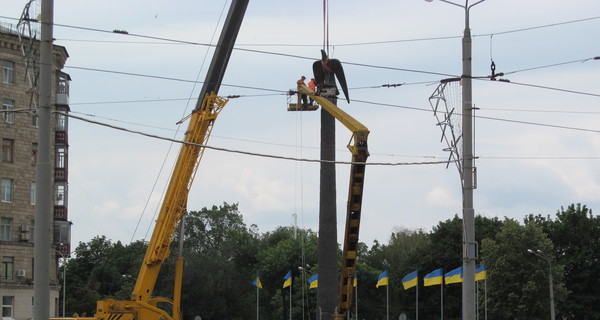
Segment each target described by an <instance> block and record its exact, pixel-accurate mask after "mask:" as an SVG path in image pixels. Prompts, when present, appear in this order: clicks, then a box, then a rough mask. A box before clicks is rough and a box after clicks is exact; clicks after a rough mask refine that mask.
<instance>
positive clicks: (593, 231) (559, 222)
mask: <svg viewBox="0 0 600 320" xmlns="http://www.w3.org/2000/svg"><path fill="white" fill-rule="evenodd" d="M525 221H526V222H528V223H533V224H535V225H538V226H540V227H541V228H542V229H543V230H544V232H546V233H547V234H548V237H549V238H550V239H551V240H552V243H553V244H554V251H553V255H554V256H555V257H556V261H557V263H559V264H562V265H564V280H565V281H564V283H565V286H566V289H567V291H568V294H567V295H568V297H567V299H565V301H564V302H562V303H560V304H557V317H560V318H566V319H591V318H595V317H596V316H597V315H598V314H600V278H599V277H598V274H600V263H598V257H599V256H600V217H598V216H593V215H592V210H589V209H588V208H587V207H586V206H585V205H584V206H582V205H581V204H577V205H575V204H571V205H570V206H568V207H567V209H566V210H565V209H564V208H562V207H561V209H560V211H558V212H557V213H556V220H552V219H550V217H549V216H548V217H542V216H541V215H537V216H533V215H529V216H528V217H527V218H526V220H525Z"/></svg>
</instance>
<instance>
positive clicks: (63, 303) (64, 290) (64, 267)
mask: <svg viewBox="0 0 600 320" xmlns="http://www.w3.org/2000/svg"><path fill="white" fill-rule="evenodd" d="M61 245H62V243H61ZM56 253H58V254H60V257H61V258H62V259H63V286H62V289H63V300H62V316H63V318H64V317H65V301H66V300H67V299H66V298H67V257H65V256H64V255H63V254H62V252H60V251H58V250H57V251H56Z"/></svg>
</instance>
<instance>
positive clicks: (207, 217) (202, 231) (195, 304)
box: [161, 203, 259, 319]
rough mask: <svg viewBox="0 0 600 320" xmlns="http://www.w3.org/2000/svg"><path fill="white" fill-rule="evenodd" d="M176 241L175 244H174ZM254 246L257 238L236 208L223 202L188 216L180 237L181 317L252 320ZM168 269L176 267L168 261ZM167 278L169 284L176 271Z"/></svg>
mask: <svg viewBox="0 0 600 320" xmlns="http://www.w3.org/2000/svg"><path fill="white" fill-rule="evenodd" d="M176 243H177V241H173V246H176ZM258 244H259V240H258V238H257V235H256V234H255V233H254V232H252V231H251V230H249V229H248V228H247V227H246V225H245V224H244V221H243V218H242V216H241V214H240V213H239V211H238V205H237V204H231V205H230V204H227V203H223V205H221V206H218V207H217V206H213V207H212V208H211V209H207V208H202V210H200V211H191V212H189V213H188V214H187V217H186V228H185V235H184V251H185V253H184V256H185V257H186V266H185V267H184V277H183V279H184V283H183V294H182V311H183V312H184V313H183V315H184V317H187V318H193V317H194V316H195V315H201V316H202V318H203V319H219V318H227V319H248V318H251V317H252V316H253V314H254V313H253V310H254V301H255V299H254V297H255V291H254V290H253V288H252V286H251V285H250V282H251V281H252V276H253V275H254V274H255V271H254V268H255V265H256V263H257V254H258ZM173 250H174V251H176V249H175V248H173ZM172 256H174V255H172ZM173 258H174V257H171V258H170V260H172V259H173ZM169 266H170V267H169V268H167V269H166V270H168V269H172V268H174V267H173V262H172V261H171V262H170V263H169ZM161 272H162V271H161ZM168 275H169V276H167V277H165V278H164V279H166V280H167V281H168V282H171V283H172V280H171V279H172V276H173V275H174V270H169V271H168ZM162 287H163V288H164V287H165V286H164V285H163V286H162Z"/></svg>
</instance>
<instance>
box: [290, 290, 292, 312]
mask: <svg viewBox="0 0 600 320" xmlns="http://www.w3.org/2000/svg"><path fill="white" fill-rule="evenodd" d="M290 320H292V285H291V284H290Z"/></svg>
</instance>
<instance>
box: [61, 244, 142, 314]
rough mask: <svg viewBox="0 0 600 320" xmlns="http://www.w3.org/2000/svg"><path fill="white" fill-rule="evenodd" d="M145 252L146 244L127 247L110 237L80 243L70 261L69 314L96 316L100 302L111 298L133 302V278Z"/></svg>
mask: <svg viewBox="0 0 600 320" xmlns="http://www.w3.org/2000/svg"><path fill="white" fill-rule="evenodd" d="M144 251H145V245H144V244H143V243H142V242H134V243H132V244H130V245H128V246H123V245H122V244H121V242H117V243H114V244H113V243H112V242H111V241H110V240H107V239H106V237H104V236H102V237H96V238H94V239H92V240H90V242H88V243H80V244H79V246H77V248H76V249H75V256H76V257H75V258H73V259H70V260H69V261H68V262H67V265H66V267H67V300H66V301H67V303H66V308H65V309H66V310H65V311H66V315H70V314H73V313H75V312H77V313H79V314H81V313H83V312H86V313H87V314H93V311H94V310H95V309H96V301H97V300H101V299H107V298H116V299H129V296H130V295H131V290H129V292H126V291H124V290H123V288H124V287H131V288H133V285H132V284H133V277H135V276H136V275H137V271H138V269H139V266H140V264H141V261H142V258H143V255H144Z"/></svg>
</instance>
